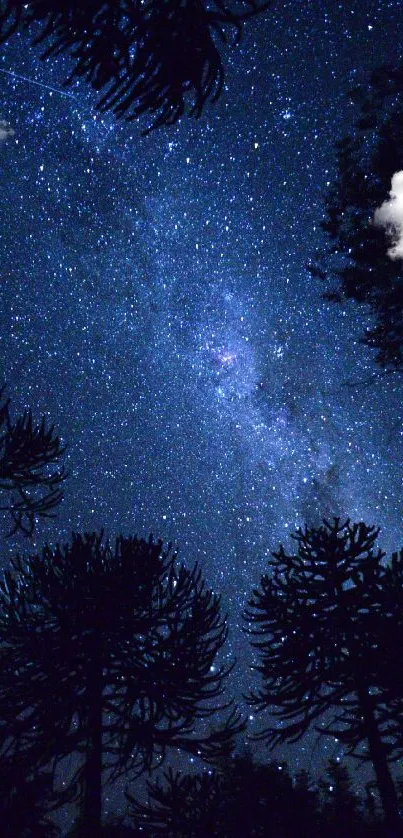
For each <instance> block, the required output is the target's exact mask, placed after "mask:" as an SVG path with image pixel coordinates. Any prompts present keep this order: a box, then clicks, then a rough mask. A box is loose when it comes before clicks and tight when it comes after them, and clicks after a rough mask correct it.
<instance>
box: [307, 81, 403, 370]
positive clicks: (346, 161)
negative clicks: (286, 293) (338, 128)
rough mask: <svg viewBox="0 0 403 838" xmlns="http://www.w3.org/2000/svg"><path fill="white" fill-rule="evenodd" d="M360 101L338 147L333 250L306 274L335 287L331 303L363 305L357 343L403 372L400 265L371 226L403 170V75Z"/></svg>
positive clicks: (331, 206) (331, 215)
mask: <svg viewBox="0 0 403 838" xmlns="http://www.w3.org/2000/svg"><path fill="white" fill-rule="evenodd" d="M355 98H356V99H357V100H358V101H360V102H361V113H360V116H359V118H358V121H357V124H356V126H355V128H354V132H353V134H352V135H350V136H347V137H345V138H344V139H342V140H341V141H340V142H338V143H337V145H336V148H337V174H336V179H335V182H334V184H333V185H332V187H331V189H330V190H329V193H328V196H327V199H326V205H325V207H326V217H325V220H324V221H323V222H322V224H321V227H322V229H323V230H324V232H325V233H326V235H327V237H328V242H329V244H328V245H327V246H326V248H325V249H324V251H323V252H322V253H321V254H319V256H318V259H317V260H316V261H315V260H314V261H313V262H312V263H309V264H308V265H307V267H308V270H309V271H310V272H311V273H312V274H313V275H314V276H316V277H318V278H320V279H326V278H327V277H332V278H334V279H336V285H335V287H334V288H333V289H332V290H331V291H328V292H326V293H325V294H324V297H325V298H326V299H329V300H333V301H334V302H341V301H342V300H343V299H352V300H355V301H356V302H358V303H360V304H365V306H366V308H367V310H368V311H369V313H370V314H371V316H372V319H373V323H372V324H371V325H369V326H368V328H367V329H366V331H365V334H364V335H363V336H362V337H361V339H360V342H361V343H364V344H365V345H367V346H369V347H371V348H372V349H375V350H376V351H377V355H376V362H377V363H378V365H379V366H380V367H382V368H383V370H384V371H385V372H390V371H396V370H399V371H402V370H403V270H402V262H401V260H400V259H391V258H390V257H389V256H388V254H387V251H388V247H389V245H390V241H389V239H388V236H387V231H386V233H385V229H384V228H382V227H380V226H377V225H376V224H374V223H373V220H374V214H375V210H376V209H378V208H379V207H380V206H381V204H382V203H383V202H384V201H385V200H386V199H387V197H388V193H389V192H390V188H391V179H392V175H393V174H395V173H396V172H398V171H400V170H401V169H402V168H403V69H402V68H396V69H393V68H391V67H383V68H380V69H379V70H377V71H376V72H375V73H374V74H373V75H372V78H371V80H370V84H369V91H367V92H364V90H362V91H361V92H359V91H358V92H357V91H356V92H355Z"/></svg>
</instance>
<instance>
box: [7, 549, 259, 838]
mask: <svg viewBox="0 0 403 838" xmlns="http://www.w3.org/2000/svg"><path fill="white" fill-rule="evenodd" d="M12 564H13V567H12V570H11V571H7V572H6V573H5V575H4V581H3V582H2V583H1V585H0V664H1V670H0V671H1V675H0V735H1V740H0V747H2V749H3V755H4V756H5V757H6V758H9V757H10V756H13V755H15V756H18V758H21V754H22V755H23V757H24V758H25V759H26V760H27V763H28V764H29V765H30V766H31V767H32V766H39V767H40V766H45V765H47V764H49V763H51V762H52V760H53V761H54V760H60V759H62V758H64V757H66V756H68V755H71V754H78V755H81V760H80V765H79V767H78V768H77V771H76V773H75V776H74V777H73V778H72V782H71V785H70V787H71V788H72V789H74V788H76V795H75V797H76V799H79V800H80V802H81V805H82V807H83V810H84V813H85V821H86V823H90V824H92V828H93V829H94V828H95V825H96V824H99V822H100V818H101V793H102V782H103V780H104V778H105V772H104V769H106V778H107V779H109V780H112V779H115V778H116V777H118V776H121V775H122V774H123V773H125V772H129V773H130V772H131V773H132V774H133V775H136V774H140V773H141V772H142V771H144V770H146V769H151V768H152V767H153V766H154V765H156V764H159V763H160V762H161V761H162V759H163V758H164V757H165V753H166V750H167V748H168V747H169V746H174V747H176V748H182V749H185V750H187V751H189V752H191V753H198V754H199V755H200V756H201V757H202V758H204V759H206V760H207V761H209V760H212V759H214V758H215V757H216V756H217V755H220V754H223V753H226V752H227V749H228V747H229V746H230V743H231V742H232V739H233V736H234V735H235V734H236V733H237V732H239V731H240V730H243V728H244V723H243V722H241V721H240V719H239V717H238V715H237V714H236V713H235V712H234V711H232V712H231V713H230V716H229V717H228V718H227V720H226V722H225V724H224V725H223V727H221V728H220V729H219V730H218V731H217V732H215V731H213V732H211V733H210V734H204V733H203V732H202V733H200V732H197V730H196V723H197V721H200V720H205V719H207V718H209V717H210V716H212V715H213V714H214V713H216V712H217V709H221V710H222V709H225V708H226V707H228V706H229V705H228V702H222V700H221V696H222V693H223V689H224V682H225V679H226V676H227V674H228V672H229V668H228V667H225V666H224V665H221V666H217V668H213V662H214V661H215V659H216V656H217V653H218V652H219V651H220V649H221V647H222V646H223V644H224V642H225V638H226V625H225V620H224V619H222V618H221V616H220V598H219V597H218V596H217V595H215V594H213V593H212V592H211V591H210V590H208V589H207V588H206V587H205V584H204V581H203V580H202V576H201V571H200V569H199V568H198V567H197V566H195V567H194V568H193V570H188V569H187V568H186V567H185V566H184V565H183V564H182V565H180V566H177V563H176V554H175V553H173V552H172V550H171V548H170V546H168V548H167V549H164V548H163V545H162V542H161V541H157V542H154V541H153V539H152V537H150V538H149V540H148V541H145V540H143V539H137V538H123V537H120V538H118V539H117V540H116V543H115V547H114V549H112V548H111V547H110V545H109V544H108V543H104V541H103V537H102V534H101V535H96V534H95V533H94V534H92V535H84V536H80V535H74V536H73V540H72V543H71V544H70V545H66V546H64V547H61V546H57V547H56V548H55V549H52V548H50V547H48V546H47V547H45V548H44V550H43V551H42V554H41V555H36V556H31V557H30V558H29V559H26V560H24V559H21V558H19V557H18V558H17V559H16V560H14V561H13V563H12Z"/></svg>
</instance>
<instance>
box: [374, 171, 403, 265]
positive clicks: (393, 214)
mask: <svg viewBox="0 0 403 838" xmlns="http://www.w3.org/2000/svg"><path fill="white" fill-rule="evenodd" d="M389 195H390V198H389V200H388V201H384V202H383V204H382V205H381V206H380V207H379V209H377V210H375V215H374V224H376V225H377V226H379V227H385V229H386V232H387V234H388V236H390V238H391V239H392V247H390V248H389V250H388V256H389V257H390V258H391V259H403V171H400V172H395V174H394V175H393V177H392V183H391V190H390V192H389Z"/></svg>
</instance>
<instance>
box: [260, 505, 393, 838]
mask: <svg viewBox="0 0 403 838" xmlns="http://www.w3.org/2000/svg"><path fill="white" fill-rule="evenodd" d="M377 535H378V530H376V529H375V527H368V526H366V525H365V524H364V523H359V524H351V523H350V522H349V521H348V520H347V521H346V522H345V523H344V524H341V523H340V520H339V519H338V518H335V519H334V520H333V523H329V522H327V521H324V523H323V526H321V527H319V528H312V529H308V528H307V527H305V529H304V530H302V529H298V530H297V531H296V533H295V534H294V535H293V536H292V537H293V539H294V541H295V543H296V547H297V549H296V552H295V553H291V554H289V553H287V552H286V550H285V549H284V547H283V546H282V545H280V548H279V550H278V551H277V552H274V553H273V554H272V556H273V559H272V560H271V562H270V574H267V575H264V576H263V577H262V579H261V585H260V588H258V589H255V590H254V592H253V596H252V598H251V600H250V602H249V607H248V609H247V611H246V614H245V617H246V620H247V623H248V626H247V631H248V632H249V633H250V634H251V635H252V637H253V638H254V639H253V643H252V645H253V646H254V647H255V648H256V649H257V650H258V656H259V659H260V663H259V664H258V665H257V666H256V667H254V668H255V669H256V670H257V671H258V672H260V674H261V679H262V687H261V688H260V689H259V690H258V691H257V692H255V693H253V694H251V696H250V697H249V700H250V702H251V703H252V705H254V706H255V707H256V708H257V710H258V711H266V712H269V713H270V715H271V716H272V717H273V721H272V722H271V723H270V724H269V725H268V726H267V727H266V728H265V729H264V730H263V732H262V734H261V738H263V739H264V740H266V742H267V743H268V745H270V746H271V747H274V746H275V745H277V744H279V743H283V742H295V741H298V740H299V739H300V738H301V737H302V736H303V735H304V733H305V732H306V731H307V730H308V728H309V727H311V726H314V727H315V729H316V730H317V731H318V733H319V734H320V735H332V736H335V737H337V738H338V739H339V740H340V741H341V742H342V743H343V744H344V746H345V749H346V752H347V753H350V754H352V755H354V756H358V757H359V758H361V759H368V760H371V761H372V763H373V766H374V769H375V773H376V775H377V781H378V786H379V790H380V794H381V797H382V802H383V805H384V809H385V814H386V816H387V817H388V819H389V822H390V824H392V823H393V821H394V819H396V818H397V817H398V806H397V796H396V790H395V788H394V785H393V781H392V778H391V774H390V770H389V761H390V760H393V759H398V758H400V757H401V755H402V753H403V737H402V732H401V731H402V725H401V721H402V715H401V714H402V706H403V692H402V691H400V694H399V691H398V690H397V689H396V688H395V689H394V691H393V687H391V681H392V682H393V681H394V680H395V669H393V670H392V671H391V670H390V667H389V666H387V665H386V664H385V660H387V661H388V663H390V661H391V658H390V655H389V657H388V658H385V653H386V650H387V648H388V647H390V645H391V638H393V644H392V645H395V647H396V649H400V648H401V641H402V625H403V618H402V611H401V610H400V609H399V606H400V605H401V601H402V591H403V573H402V572H401V570H402V567H401V564H400V565H399V563H398V562H397V559H396V560H395V576H394V578H392V577H391V575H390V571H388V570H387V569H386V568H385V567H384V565H383V563H382V560H383V558H384V553H383V552H382V551H381V550H377V549H376V547H375V541H376V538H377ZM394 662H395V664H397V666H398V670H397V671H398V673H399V674H398V682H399V684H400V683H401V675H400V672H401V669H402V664H401V662H400V663H399V662H398V661H397V659H396V657H395V659H394ZM388 673H389V675H388ZM392 673H393V674H392ZM391 690H392V693H391ZM276 718H277V719H279V720H280V724H278V723H276V722H275V719H276ZM320 720H322V724H318V722H319V721H320ZM399 824H400V822H399Z"/></svg>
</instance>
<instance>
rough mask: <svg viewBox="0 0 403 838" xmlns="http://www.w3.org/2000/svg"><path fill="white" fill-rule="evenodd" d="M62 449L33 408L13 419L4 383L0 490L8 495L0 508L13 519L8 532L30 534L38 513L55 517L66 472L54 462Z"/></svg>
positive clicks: (0, 399)
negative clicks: (35, 417) (37, 417)
mask: <svg viewBox="0 0 403 838" xmlns="http://www.w3.org/2000/svg"><path fill="white" fill-rule="evenodd" d="M64 450H65V449H64V448H63V447H62V444H61V441H60V439H59V437H58V436H56V435H55V433H54V425H51V426H50V427H47V425H46V419H45V417H43V418H42V420H41V422H40V423H39V424H38V425H37V424H35V423H34V421H33V418H32V411H31V410H25V411H24V413H22V415H21V416H19V417H18V418H17V419H16V420H13V419H12V418H11V415H10V399H4V387H3V389H2V390H0V490H2V491H3V492H5V493H7V494H8V496H9V500H8V502H7V503H6V504H4V505H2V506H0V509H1V510H2V511H7V512H9V513H10V515H11V517H12V519H13V527H12V530H11V533H10V534H12V533H15V532H16V531H17V530H21V531H22V532H24V533H25V534H26V535H32V533H33V531H34V528H35V523H36V521H37V519H38V518H39V517H41V518H51V517H54V512H53V510H54V509H55V507H56V506H58V505H59V503H60V502H61V500H62V498H63V492H62V490H61V483H62V482H63V480H64V479H65V476H66V475H65V471H64V468H63V467H60V466H56V467H54V466H55V465H56V464H58V462H59V460H60V458H61V456H62V454H63V453H64Z"/></svg>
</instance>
